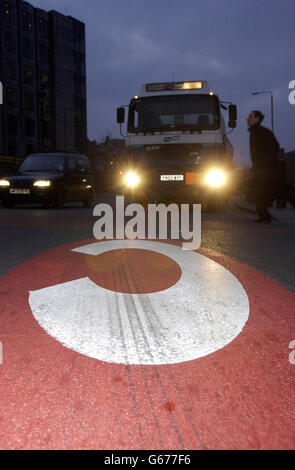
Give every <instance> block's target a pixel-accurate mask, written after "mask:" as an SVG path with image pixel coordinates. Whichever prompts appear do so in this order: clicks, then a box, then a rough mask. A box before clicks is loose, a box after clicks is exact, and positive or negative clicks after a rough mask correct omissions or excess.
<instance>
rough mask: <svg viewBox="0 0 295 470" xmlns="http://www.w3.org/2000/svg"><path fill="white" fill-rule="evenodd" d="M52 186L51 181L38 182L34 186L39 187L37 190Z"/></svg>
mask: <svg viewBox="0 0 295 470" xmlns="http://www.w3.org/2000/svg"><path fill="white" fill-rule="evenodd" d="M50 185H51V181H48V180H38V181H35V183H34V184H33V186H37V188H49V186H50Z"/></svg>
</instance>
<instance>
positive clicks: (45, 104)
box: [41, 98, 49, 113]
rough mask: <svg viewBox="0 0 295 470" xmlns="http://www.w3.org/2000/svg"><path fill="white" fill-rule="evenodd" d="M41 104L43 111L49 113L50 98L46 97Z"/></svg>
mask: <svg viewBox="0 0 295 470" xmlns="http://www.w3.org/2000/svg"><path fill="white" fill-rule="evenodd" d="M41 106H42V112H43V113H48V112H49V100H48V98H45V99H44V100H43V101H42V103H41Z"/></svg>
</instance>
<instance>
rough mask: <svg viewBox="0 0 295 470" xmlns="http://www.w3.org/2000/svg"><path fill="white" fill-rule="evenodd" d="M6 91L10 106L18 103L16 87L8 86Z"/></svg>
mask: <svg viewBox="0 0 295 470" xmlns="http://www.w3.org/2000/svg"><path fill="white" fill-rule="evenodd" d="M6 91H7V104H8V106H15V105H16V104H17V95H16V89H15V88H12V87H8V88H7V90H6Z"/></svg>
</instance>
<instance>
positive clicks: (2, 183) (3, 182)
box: [0, 180, 10, 188]
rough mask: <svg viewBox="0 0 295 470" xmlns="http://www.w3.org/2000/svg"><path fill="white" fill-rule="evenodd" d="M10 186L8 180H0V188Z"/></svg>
mask: <svg viewBox="0 0 295 470" xmlns="http://www.w3.org/2000/svg"><path fill="white" fill-rule="evenodd" d="M8 186H10V182H9V181H8V180H0V187H2V188H5V187H8Z"/></svg>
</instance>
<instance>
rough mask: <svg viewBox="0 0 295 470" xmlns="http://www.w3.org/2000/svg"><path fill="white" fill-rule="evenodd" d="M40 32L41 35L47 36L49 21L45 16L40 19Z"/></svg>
mask: <svg viewBox="0 0 295 470" xmlns="http://www.w3.org/2000/svg"><path fill="white" fill-rule="evenodd" d="M39 33H40V35H41V36H47V22H46V21H45V20H44V18H40V20H39Z"/></svg>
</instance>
